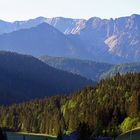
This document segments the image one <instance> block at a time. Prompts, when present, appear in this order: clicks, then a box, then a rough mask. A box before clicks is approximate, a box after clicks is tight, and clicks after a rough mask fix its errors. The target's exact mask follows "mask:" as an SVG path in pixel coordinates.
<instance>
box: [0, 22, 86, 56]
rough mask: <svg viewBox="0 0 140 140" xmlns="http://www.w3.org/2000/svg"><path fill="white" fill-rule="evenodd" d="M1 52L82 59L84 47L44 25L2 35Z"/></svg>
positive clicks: (0, 39) (0, 37) (0, 41)
mask: <svg viewBox="0 0 140 140" xmlns="http://www.w3.org/2000/svg"><path fill="white" fill-rule="evenodd" d="M0 50H7V51H15V52H19V53H23V54H31V55H33V56H42V55H46V54H47V55H52V56H69V57H80V56H82V55H81V53H85V51H84V50H83V51H82V47H80V46H75V43H72V42H71V41H70V40H69V39H68V38H67V37H66V36H65V35H63V34H62V33H61V32H60V31H58V30H57V29H55V28H54V27H52V26H50V25H49V24H46V23H43V24H41V25H38V26H37V27H33V28H30V29H23V30H19V31H15V32H12V33H9V34H3V35H0Z"/></svg>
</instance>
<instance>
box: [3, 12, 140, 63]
mask: <svg viewBox="0 0 140 140" xmlns="http://www.w3.org/2000/svg"><path fill="white" fill-rule="evenodd" d="M42 23H43V25H40V24H42ZM44 23H46V26H45V25H44ZM41 26H42V27H41ZM46 28H48V29H47V31H46ZM23 29H24V30H23ZM34 30H36V33H35V32H34ZM48 30H49V31H48ZM13 31H14V32H13ZM4 33H6V34H4ZM0 34H1V35H0V49H1V50H5V49H6V50H13V51H17V52H20V53H28V54H31V55H34V56H37V57H38V56H41V55H52V56H62V57H63V56H64V57H72V58H79V59H89V60H94V61H98V62H108V63H115V64H116V63H117V64H121V63H129V62H138V61H140V47H139V46H140V15H136V14H134V15H131V16H128V17H120V18H116V19H101V18H98V17H93V18H90V19H88V20H85V19H70V18H62V17H56V18H44V17H38V18H36V19H30V20H28V21H16V22H13V23H10V22H5V21H0ZM29 34H30V36H29ZM35 34H37V35H38V36H36V38H34V35H35ZM13 36H14V37H13ZM62 36H63V37H62ZM25 38H27V39H25ZM52 38H53V39H52ZM54 40H55V41H54ZM8 43H9V44H8ZM54 43H55V44H54ZM22 45H23V46H22ZM53 47H54V48H53ZM43 48H44V49H43ZM46 48H47V49H46ZM56 48H57V49H56ZM50 52H51V53H50Z"/></svg>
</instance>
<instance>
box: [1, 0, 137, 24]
mask: <svg viewBox="0 0 140 140" xmlns="http://www.w3.org/2000/svg"><path fill="white" fill-rule="evenodd" d="M134 13H135V14H140V0H0V19H3V20H7V21H15V20H25V19H29V18H35V17H38V16H45V17H57V16H63V17H71V18H86V19H88V18H90V17H93V16H98V17H101V18H111V17H112V18H116V17H121V16H128V15H131V14H134Z"/></svg>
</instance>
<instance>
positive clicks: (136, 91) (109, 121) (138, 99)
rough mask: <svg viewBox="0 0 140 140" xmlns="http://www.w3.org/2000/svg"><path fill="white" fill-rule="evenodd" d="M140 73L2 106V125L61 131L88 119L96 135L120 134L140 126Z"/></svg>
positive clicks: (23, 128) (70, 129) (22, 129)
mask: <svg viewBox="0 0 140 140" xmlns="http://www.w3.org/2000/svg"><path fill="white" fill-rule="evenodd" d="M139 114H140V74H127V75H125V76H121V75H120V74H117V75H116V76H115V77H113V78H111V79H107V80H102V81H101V82H100V83H99V84H98V85H97V86H96V87H88V88H85V89H83V90H81V91H79V92H77V93H75V94H73V95H71V96H55V97H50V98H46V99H44V100H34V101H31V102H26V103H22V104H15V105H12V106H9V107H4V106H1V107H0V127H7V128H11V129H15V130H17V131H26V132H38V133H46V134H57V133H58V132H59V130H60V129H61V130H62V131H63V132H71V131H74V130H75V129H76V128H77V127H78V125H79V123H80V122H86V123H87V124H89V126H90V128H91V129H92V130H93V132H94V133H93V135H96V136H97V135H111V134H112V133H116V134H119V133H121V132H125V131H127V130H130V129H131V128H134V127H138V126H140V116H139Z"/></svg>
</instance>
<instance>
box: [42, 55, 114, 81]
mask: <svg viewBox="0 0 140 140" xmlns="http://www.w3.org/2000/svg"><path fill="white" fill-rule="evenodd" d="M40 60H42V61H43V62H45V63H46V64H48V65H50V66H52V67H54V68H57V69H60V70H64V71H68V72H71V73H73V74H78V75H81V76H83V77H86V78H87V79H91V80H93V81H99V80H100V76H101V75H102V74H104V73H107V72H108V71H109V70H110V69H111V68H112V67H113V66H114V65H112V64H108V63H101V62H95V61H90V60H80V59H74V58H73V59H72V58H65V57H51V56H42V57H40Z"/></svg>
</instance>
